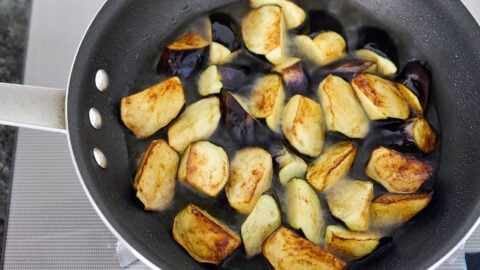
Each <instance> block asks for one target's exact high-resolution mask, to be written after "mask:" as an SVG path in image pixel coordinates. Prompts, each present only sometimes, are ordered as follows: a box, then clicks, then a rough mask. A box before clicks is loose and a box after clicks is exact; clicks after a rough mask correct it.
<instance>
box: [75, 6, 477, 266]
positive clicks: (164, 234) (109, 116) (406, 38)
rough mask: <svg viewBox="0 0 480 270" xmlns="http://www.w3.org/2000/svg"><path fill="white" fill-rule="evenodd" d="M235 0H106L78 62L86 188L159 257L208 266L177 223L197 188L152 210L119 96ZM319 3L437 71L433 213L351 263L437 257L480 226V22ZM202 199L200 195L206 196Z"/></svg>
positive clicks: (78, 141) (117, 226)
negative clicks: (103, 78)
mask: <svg viewBox="0 0 480 270" xmlns="http://www.w3.org/2000/svg"><path fill="white" fill-rule="evenodd" d="M233 2H239V1H233V0H227V1H225V0H212V1H205V0H187V1H175V0H165V1H160V0H143V1H126V0H125V1H120V0H115V1H108V2H107V3H106V4H105V5H104V7H103V8H102V9H101V10H100V12H99V13H98V15H97V16H96V18H95V20H94V21H93V23H92V24H91V26H90V28H89V30H88V32H87V34H86V35H85V37H84V39H83V41H82V44H81V46H80V48H79V50H78V53H77V56H76V59H75V63H74V66H73V68H72V71H71V78H70V82H69V87H68V91H67V97H66V99H67V100H66V126H67V134H68V139H69V144H70V148H71V152H72V157H73V160H74V163H75V165H76V168H77V171H78V173H79V176H80V178H81V181H82V183H83V186H84V188H85V191H86V193H87V194H88V196H89V198H90V199H91V202H92V203H93V205H94V207H95V208H96V210H97V212H98V213H99V215H100V216H101V217H102V218H103V220H104V221H105V223H106V224H107V226H108V227H109V228H110V229H111V230H112V232H114V234H115V235H116V236H117V237H119V238H120V239H122V240H124V242H126V243H127V244H128V245H129V246H130V247H131V249H132V250H133V251H134V253H135V254H136V255H138V256H139V257H140V258H141V259H142V260H143V261H144V262H146V263H147V264H148V265H149V266H151V267H158V268H161V269H201V268H211V266H207V265H202V264H198V263H197V262H195V261H194V260H193V259H192V258H191V257H190V256H188V254H187V253H186V252H185V251H184V250H183V249H182V248H181V247H180V246H178V245H177V244H176V243H175V242H174V241H173V240H172V237H171V233H170V231H171V228H172V221H173V216H174V215H175V213H176V212H177V211H178V209H180V207H181V205H182V200H184V201H186V199H185V197H186V196H190V195H191V196H195V195H194V194H193V193H188V191H186V190H183V189H181V188H180V189H181V190H177V191H176V193H182V192H183V193H184V195H183V197H181V198H183V199H180V202H179V203H178V205H176V206H174V207H172V208H171V209H169V210H167V211H165V212H162V213H152V212H146V211H144V210H143V207H142V205H141V203H140V202H139V201H138V200H137V199H136V198H135V193H134V191H133V189H132V178H133V168H134V167H135V166H136V164H138V159H139V153H141V151H142V150H143V149H144V147H145V145H147V144H148V140H138V139H134V138H133V136H132V135H131V134H130V133H129V132H128V131H127V130H126V129H125V127H124V126H123V125H122V123H121V121H120V118H119V101H120V99H121V98H122V97H124V96H126V95H129V94H131V93H134V92H136V91H138V90H141V89H142V87H146V86H148V84H149V83H150V84H153V83H154V82H155V79H156V78H157V77H156V75H154V73H155V64H156V62H157V61H158V57H159V52H160V50H161V49H162V48H163V46H165V45H166V44H167V43H168V42H171V41H172V39H173V38H174V37H175V36H176V33H177V34H178V32H177V31H178V29H181V27H183V26H184V25H185V24H186V23H188V22H190V21H191V20H193V19H195V18H197V17H198V16H199V15H202V14H206V13H207V12H210V11H212V10H214V9H217V8H221V7H222V6H224V5H227V4H230V3H233ZM298 2H299V3H300V5H301V4H302V3H304V2H305V3H306V2H309V1H307V0H305V1H298ZM310 2H313V0H312V1H310ZM315 2H318V3H315V5H317V6H318V7H319V8H324V9H329V10H330V11H332V12H333V13H335V14H336V15H338V17H339V19H340V20H341V21H342V22H345V23H346V25H347V26H348V25H351V26H352V27H353V26H355V25H356V24H360V23H362V24H371V25H377V26H380V27H382V28H383V29H385V30H387V31H389V32H390V33H391V34H392V36H394V38H395V40H396V41H398V46H399V48H400V49H399V50H400V55H399V58H400V62H401V63H405V61H407V60H408V59H409V58H421V59H424V60H426V61H428V62H429V63H430V65H431V66H432V67H433V69H434V76H433V78H434V81H433V85H432V88H433V92H432V96H431V101H430V102H433V104H434V108H436V114H435V115H436V116H438V122H439V123H440V126H439V129H440V134H441V137H440V140H441V141H440V145H441V149H440V158H439V170H438V174H437V176H436V180H435V182H434V186H433V189H434V192H435V193H434V198H433V200H432V202H431V204H430V205H429V206H428V207H427V209H425V211H423V212H422V213H421V214H420V215H418V216H416V217H415V219H414V220H413V221H412V222H410V223H408V224H406V225H405V226H403V227H402V228H401V229H400V230H398V231H396V232H395V233H394V235H393V241H391V242H390V243H388V244H386V245H385V246H384V248H382V249H381V250H379V251H377V252H376V253H375V254H374V255H373V256H371V257H369V259H367V260H365V261H362V262H360V263H358V264H355V265H354V266H353V267H359V268H365V269H424V268H429V267H435V266H437V265H439V264H440V262H441V261H442V260H444V259H445V258H446V257H447V256H448V254H449V253H450V252H451V251H452V249H453V248H454V247H456V245H457V244H458V243H459V242H461V240H462V239H464V238H465V237H466V236H467V235H468V234H469V232H471V231H472V230H473V228H474V227H475V226H476V225H478V222H479V217H480V180H479V179H480V166H479V165H480V156H479V155H478V154H477V153H478V152H479V151H480V144H479V142H478V141H479V135H478V130H479V129H480V118H479V117H478V115H479V114H480V108H479V105H480V28H479V27H478V25H477V23H476V22H475V21H474V19H473V18H472V17H471V16H470V15H469V14H468V12H467V11H466V9H465V8H464V7H463V5H462V4H461V3H460V1H451V0H435V1H434V0H425V1H415V0H402V1H400V0H390V1H380V0H344V1H315ZM339 2H340V3H339ZM402 48H403V49H402ZM100 69H103V70H105V71H106V72H107V74H108V76H109V82H110V83H109V86H108V87H107V89H106V90H105V91H99V90H98V89H97V87H96V85H95V77H96V74H97V72H98V70H100ZM187 95H188V94H187ZM187 99H188V98H187ZM92 108H96V109H97V111H98V112H99V114H100V115H101V117H102V119H103V121H102V125H101V127H100V128H95V127H93V126H92V124H91V120H90V117H89V113H90V111H91V109H92ZM149 140H150V139H149ZM94 149H97V150H100V151H101V152H102V153H103V154H104V156H105V158H106V164H103V165H106V166H103V167H105V168H102V167H101V166H99V165H98V163H97V161H96V159H95V155H94V154H93V153H94V152H95V153H98V152H97V150H94ZM185 194H187V195H185ZM194 200H197V201H199V203H202V202H201V198H199V197H197V198H194ZM204 204H205V205H204V206H205V207H207V208H208V207H210V208H212V209H217V210H215V211H217V213H218V214H219V215H221V214H223V215H224V216H223V219H228V218H229V214H228V213H229V212H228V211H224V210H222V209H223V208H225V207H226V206H223V205H209V204H208V203H204ZM183 205H185V204H183ZM237 253H238V254H234V256H233V257H232V259H230V260H228V261H227V262H226V263H225V264H224V265H223V266H222V267H225V268H229V269H230V268H231V269H264V268H265V267H266V266H267V265H268V263H266V261H265V259H263V258H261V257H257V258H254V259H253V260H251V261H249V262H245V261H244V260H242V258H241V257H242V254H241V251H238V252H237Z"/></svg>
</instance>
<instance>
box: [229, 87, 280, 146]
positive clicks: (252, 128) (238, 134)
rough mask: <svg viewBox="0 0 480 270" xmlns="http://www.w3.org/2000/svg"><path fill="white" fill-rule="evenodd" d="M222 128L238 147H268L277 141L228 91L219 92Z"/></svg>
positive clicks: (272, 133) (274, 135)
mask: <svg viewBox="0 0 480 270" xmlns="http://www.w3.org/2000/svg"><path fill="white" fill-rule="evenodd" d="M221 105H222V113H223V121H224V127H225V129H226V130H227V132H228V133H229V135H230V136H231V138H232V140H233V141H235V142H236V143H237V144H238V145H239V146H240V147H246V146H259V147H264V148H265V149H268V146H269V145H270V144H271V143H272V142H273V141H277V140H278V138H276V137H277V135H276V134H275V133H274V132H272V131H271V130H270V129H269V128H267V127H266V126H265V125H263V124H262V123H260V122H259V121H258V120H257V119H255V118H254V117H253V116H252V115H250V114H249V113H248V112H247V111H246V110H245V109H244V108H243V107H242V105H240V103H239V102H238V101H237V99H236V98H235V97H234V96H233V95H232V94H231V93H230V92H228V91H226V90H222V92H221Z"/></svg>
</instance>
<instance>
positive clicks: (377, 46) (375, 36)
mask: <svg viewBox="0 0 480 270" xmlns="http://www.w3.org/2000/svg"><path fill="white" fill-rule="evenodd" d="M357 35H358V40H357V49H367V50H371V51H373V52H375V53H376V54H378V55H380V56H382V57H385V58H388V59H390V60H391V61H392V62H393V63H394V64H395V65H396V66H398V53H397V47H396V46H395V43H394V42H393V40H392V38H391V37H390V35H389V34H388V33H387V32H386V31H385V30H383V29H381V28H378V27H373V26H362V27H360V28H359V29H358V30H357Z"/></svg>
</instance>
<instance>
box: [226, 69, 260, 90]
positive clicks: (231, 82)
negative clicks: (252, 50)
mask: <svg viewBox="0 0 480 270" xmlns="http://www.w3.org/2000/svg"><path fill="white" fill-rule="evenodd" d="M217 70H218V72H219V73H220V77H221V78H222V84H223V89H225V90H228V91H231V92H233V93H239V92H242V90H243V89H246V88H249V87H250V86H251V83H252V82H253V81H254V80H255V74H256V72H255V70H254V69H253V68H251V67H250V66H244V65H229V64H225V65H221V66H217Z"/></svg>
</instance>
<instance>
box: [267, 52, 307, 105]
mask: <svg viewBox="0 0 480 270" xmlns="http://www.w3.org/2000/svg"><path fill="white" fill-rule="evenodd" d="M272 71H273V72H276V73H278V74H280V75H281V76H282V79H283V83H284V84H285V92H286V93H287V96H288V97H290V96H293V95H295V94H300V95H309V94H310V91H311V90H310V78H309V76H308V72H307V71H306V70H305V68H304V67H303V64H302V59H300V58H296V57H293V58H289V59H287V60H286V61H285V62H283V63H282V64H280V65H277V66H275V67H274V68H273V69H272Z"/></svg>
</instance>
